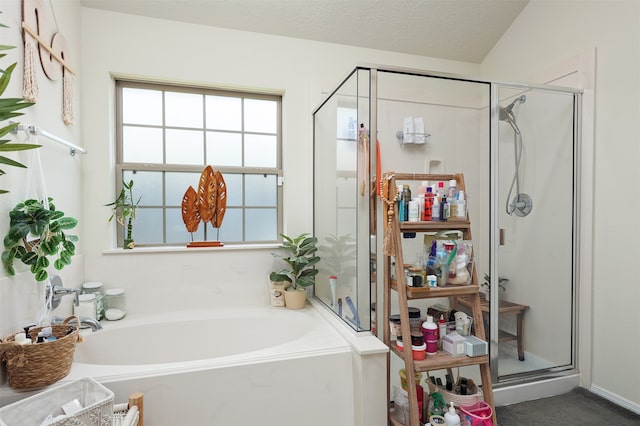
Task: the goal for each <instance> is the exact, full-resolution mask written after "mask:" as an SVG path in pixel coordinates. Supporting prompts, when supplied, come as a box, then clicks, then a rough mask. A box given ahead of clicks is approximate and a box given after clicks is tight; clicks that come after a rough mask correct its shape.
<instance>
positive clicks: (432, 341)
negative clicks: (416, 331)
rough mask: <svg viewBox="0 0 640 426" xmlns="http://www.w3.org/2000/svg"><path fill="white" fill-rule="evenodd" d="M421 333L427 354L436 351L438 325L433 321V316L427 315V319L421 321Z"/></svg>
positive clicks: (433, 353) (432, 353)
mask: <svg viewBox="0 0 640 426" xmlns="http://www.w3.org/2000/svg"><path fill="white" fill-rule="evenodd" d="M422 334H423V335H424V342H425V343H426V345H427V355H435V354H437V353H438V326H437V325H436V323H434V322H433V316H431V315H427V320H426V321H425V322H423V323H422Z"/></svg>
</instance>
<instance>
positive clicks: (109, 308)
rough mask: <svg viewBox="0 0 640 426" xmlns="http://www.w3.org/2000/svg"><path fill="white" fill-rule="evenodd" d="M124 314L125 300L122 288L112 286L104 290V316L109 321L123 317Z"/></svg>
mask: <svg viewBox="0 0 640 426" xmlns="http://www.w3.org/2000/svg"><path fill="white" fill-rule="evenodd" d="M126 314H127V301H126V298H125V293H124V290H123V289H121V288H112V289H109V290H107V291H105V311H104V316H105V318H106V319H108V320H109V321H116V320H119V319H122V318H124V316H125V315H126Z"/></svg>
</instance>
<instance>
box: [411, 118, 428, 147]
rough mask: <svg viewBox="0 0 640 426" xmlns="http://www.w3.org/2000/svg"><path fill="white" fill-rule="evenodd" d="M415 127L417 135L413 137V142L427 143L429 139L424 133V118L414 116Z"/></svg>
mask: <svg viewBox="0 0 640 426" xmlns="http://www.w3.org/2000/svg"><path fill="white" fill-rule="evenodd" d="M413 129H414V131H415V135H414V137H413V143H425V142H426V141H427V137H426V136H425V133H424V118H422V117H414V119H413Z"/></svg>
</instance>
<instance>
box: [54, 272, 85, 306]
mask: <svg viewBox="0 0 640 426" xmlns="http://www.w3.org/2000/svg"><path fill="white" fill-rule="evenodd" d="M67 294H75V301H74V304H75V305H76V306H78V305H79V304H80V300H79V296H80V289H79V288H64V287H63V286H62V280H61V279H60V277H59V276H58V275H53V276H51V280H49V282H48V283H47V293H46V300H47V308H49V309H51V310H53V309H55V308H57V307H58V305H60V300H62V296H66V295H67Z"/></svg>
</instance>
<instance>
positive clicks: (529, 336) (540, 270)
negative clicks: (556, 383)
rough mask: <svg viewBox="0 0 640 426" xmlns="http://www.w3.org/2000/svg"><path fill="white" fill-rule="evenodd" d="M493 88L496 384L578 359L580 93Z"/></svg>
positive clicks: (567, 367)
mask: <svg viewBox="0 0 640 426" xmlns="http://www.w3.org/2000/svg"><path fill="white" fill-rule="evenodd" d="M492 95H493V96H492V100H493V107H494V110H493V111H494V114H493V116H494V118H493V119H492V132H493V136H494V137H493V138H492V150H491V152H492V153H491V156H492V164H493V166H492V171H491V174H492V181H493V182H494V183H493V185H492V189H493V190H492V194H491V205H492V212H493V213H492V220H491V221H492V224H491V227H490V229H492V230H493V231H492V238H491V241H492V242H493V243H492V245H493V246H492V247H491V253H492V257H491V267H490V272H491V273H490V274H489V277H488V278H489V279H490V281H491V284H492V285H491V290H490V294H489V296H490V297H489V299H490V301H489V307H490V312H491V316H490V318H491V321H490V335H491V357H492V358H491V362H492V374H493V375H494V380H493V381H494V383H499V382H509V381H511V380H521V379H523V378H526V377H528V376H533V375H539V374H542V373H553V372H561V371H566V370H571V369H573V368H574V366H575V363H576V359H575V357H576V324H575V322H576V309H575V306H576V290H575V289H576V288H577V285H576V273H575V272H576V270H577V267H576V259H577V256H576V247H577V242H576V235H577V233H576V229H577V223H576V211H575V209H576V205H577V196H578V183H577V178H576V176H578V173H577V170H576V164H577V162H576V160H575V159H576V158H577V155H576V154H577V148H578V144H577V139H578V138H577V133H578V132H577V131H576V129H577V128H578V127H577V124H576V123H577V116H578V115H579V114H578V113H579V111H578V105H579V102H578V101H579V98H578V96H579V95H577V94H574V93H572V92H567V91H561V90H557V91H556V90H552V89H542V88H531V87H525V86H509V85H495V86H494V88H493V91H492ZM496 365H497V368H495V366H496Z"/></svg>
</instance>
